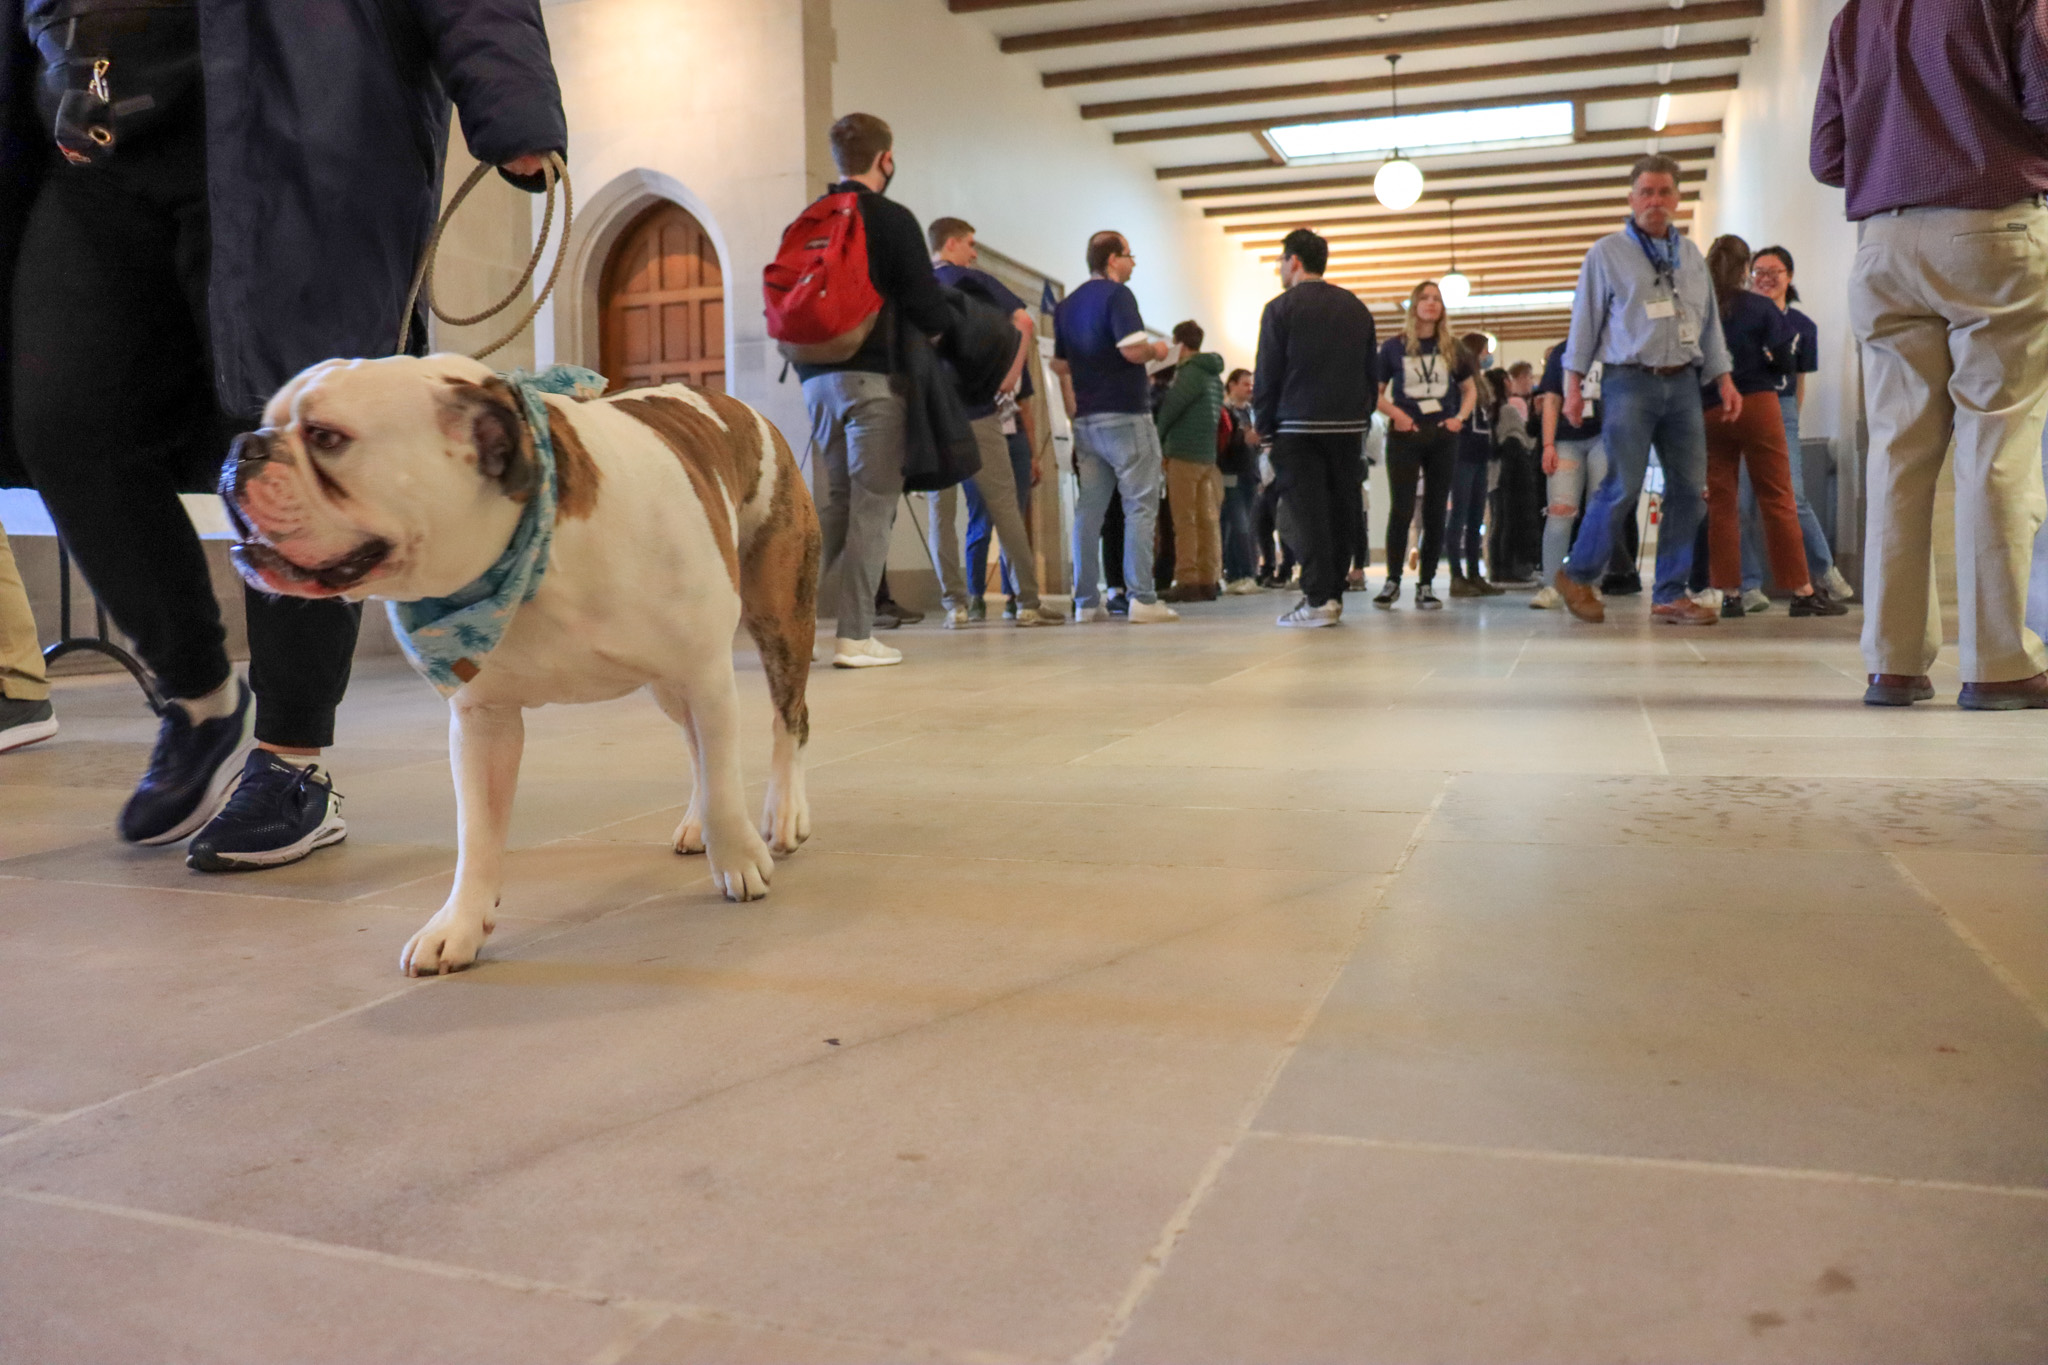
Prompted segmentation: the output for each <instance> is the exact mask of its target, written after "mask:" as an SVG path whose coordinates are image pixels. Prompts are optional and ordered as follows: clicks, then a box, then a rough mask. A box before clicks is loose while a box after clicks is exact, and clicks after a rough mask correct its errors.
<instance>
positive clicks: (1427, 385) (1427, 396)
mask: <svg viewBox="0 0 2048 1365" xmlns="http://www.w3.org/2000/svg"><path fill="white" fill-rule="evenodd" d="M1379 373H1380V403H1379V409H1380V411H1381V412H1383V413H1385V414H1386V418H1387V422H1388V425H1389V427H1390V428H1391V430H1389V431H1388V432H1387V482H1388V484H1389V485H1390V486H1391V488H1392V498H1391V502H1392V506H1390V507H1389V508H1388V509H1387V582H1386V586H1385V587H1383V588H1381V589H1380V592H1379V595H1378V596H1377V597H1375V598H1373V605H1374V606H1379V607H1391V606H1393V605H1394V603H1395V602H1397V601H1399V600H1400V597H1401V564H1402V561H1403V560H1405V559H1406V558H1407V557H1408V524H1409V522H1410V521H1411V520H1413V519H1414V516H1415V506H1416V504H1415V488H1416V484H1417V482H1418V481H1419V482H1420V483H1421V485H1422V559H1421V562H1420V563H1419V564H1418V565H1417V571H1416V578H1415V605H1416V607H1417V608H1419V609H1420V610H1423V611H1435V610H1437V609H1439V608H1441V607H1442V606H1443V603H1442V602H1440V601H1438V600H1437V595H1436V591H1435V589H1434V588H1433V587H1432V586H1431V585H1432V583H1433V582H1434V581H1435V579H1436V569H1437V561H1438V559H1439V557H1440V556H1441V555H1442V553H1443V540H1444V518H1445V516H1446V515H1447V514H1448V513H1449V511H1450V501H1451V475H1452V472H1453V470H1455V468H1456V467H1457V462H1458V433H1459V432H1460V431H1463V430H1464V429H1465V425H1466V423H1468V422H1470V421H1471V420H1472V409H1473V408H1474V406H1476V405H1477V403H1478V401H1479V392H1478V385H1477V383H1476V382H1475V372H1474V370H1473V366H1472V360H1471V357H1469V356H1467V355H1466V354H1465V348H1464V347H1462V346H1460V345H1459V344H1458V338H1457V335H1456V334H1455V333H1454V332H1452V331H1451V320H1450V315H1449V310H1447V309H1446V308H1445V307H1444V296H1443V293H1442V291H1441V290H1439V289H1438V288H1437V286H1436V281H1435V280H1424V281H1423V282H1422V283H1421V284H1418V285H1416V286H1415V288H1414V290H1413V291H1412V292H1410V294H1409V295H1408V315H1407V317H1406V319H1404V321H1403V322H1402V325H1401V335H1400V336H1397V337H1389V338H1388V339H1387V343H1386V345H1384V346H1382V347H1380V365H1379Z"/></svg>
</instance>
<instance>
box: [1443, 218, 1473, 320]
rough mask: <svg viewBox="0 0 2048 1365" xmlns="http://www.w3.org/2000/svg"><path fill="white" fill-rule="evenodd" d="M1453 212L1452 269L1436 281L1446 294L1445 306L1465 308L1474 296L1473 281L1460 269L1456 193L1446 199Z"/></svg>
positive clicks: (1444, 294)
mask: <svg viewBox="0 0 2048 1365" xmlns="http://www.w3.org/2000/svg"><path fill="white" fill-rule="evenodd" d="M1446 203H1447V204H1448V205H1449V208H1450V214H1451V269H1450V272H1449V273H1448V274H1446V275H1445V276H1444V277H1443V278H1442V279H1440V280H1438V281H1437V282H1436V289H1437V292H1438V293H1439V294H1442V295H1443V296H1444V307H1445V308H1447V309H1449V308H1463V307H1464V306H1465V305H1466V304H1467V303H1468V302H1470V301H1471V298H1472V281H1470V280H1468V279H1466V278H1465V272H1463V271H1462V270H1460V269H1458V199H1457V196H1456V195H1453V196H1451V198H1450V199H1449V200H1447V201H1446Z"/></svg>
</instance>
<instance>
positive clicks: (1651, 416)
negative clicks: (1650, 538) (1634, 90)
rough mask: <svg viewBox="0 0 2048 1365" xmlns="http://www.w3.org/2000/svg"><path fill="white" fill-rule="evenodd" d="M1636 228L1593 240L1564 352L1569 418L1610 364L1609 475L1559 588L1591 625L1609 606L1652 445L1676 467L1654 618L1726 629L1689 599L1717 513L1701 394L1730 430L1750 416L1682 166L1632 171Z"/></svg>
mask: <svg viewBox="0 0 2048 1365" xmlns="http://www.w3.org/2000/svg"><path fill="white" fill-rule="evenodd" d="M1628 184H1629V188H1628V207H1629V221H1628V226H1627V227H1625V228H1623V229H1622V230H1621V231H1620V232H1614V233H1609V234H1608V235H1607V236H1605V237H1602V238H1601V239H1600V240H1599V241H1597V242H1595V243H1593V249H1592V250H1590V251H1588V252H1587V253H1586V261H1585V264H1584V265H1583V266H1582V267H1580V270H1579V287H1578V293H1577V294H1576V295H1575V296H1574V298H1573V300H1572V330H1571V337H1570V339H1569V340H1568V341H1566V342H1565V353H1564V416H1565V421H1566V422H1567V423H1569V424H1570V425H1571V426H1575V427H1576V426H1577V425H1578V424H1579V423H1580V421H1581V420H1582V419H1583V418H1584V416H1585V409H1586V395H1585V390H1584V383H1585V377H1586V375H1587V374H1588V373H1589V372H1591V371H1592V369H1593V366H1594V364H1595V363H1596V362H1598V363H1600V364H1601V365H1602V366H1603V367H1604V375H1603V377H1602V381H1601V392H1602V395H1603V398H1604V400H1605V403H1606V413H1605V415H1604V417H1603V418H1602V421H1601V434H1602V437H1603V440H1604V443H1605V445H1606V447H1607V477H1606V478H1605V479H1603V480H1602V481H1601V483H1600V487H1599V488H1598V489H1597V490H1596V491H1595V492H1594V494H1593V497H1592V500H1591V502H1590V503H1589V504H1588V506H1587V508H1586V519H1585V523H1584V524H1583V525H1582V526H1581V527H1580V528H1579V538H1578V540H1577V542H1576V543H1575V544H1574V545H1573V546H1572V553H1571V558H1570V559H1569V560H1567V561H1566V562H1565V566H1564V568H1563V570H1562V571H1560V572H1559V574H1558V576H1557V578H1556V580H1555V582H1554V585H1553V586H1555V587H1556V588H1557V593H1558V596H1559V597H1561V598H1563V599H1564V604H1565V607H1566V608H1567V609H1568V610H1570V612H1571V614H1572V615H1574V616H1576V617H1578V618H1579V619H1580V620H1581V621H1603V620H1605V619H1606V616H1607V609H1606V607H1605V606H1604V605H1603V604H1602V603H1601V601H1600V596H1599V594H1598V593H1596V592H1595V591H1594V590H1593V585H1594V584H1595V583H1597V582H1599V581H1600V579H1601V578H1602V576H1604V575H1605V574H1606V572H1607V568H1608V562H1609V559H1610V557H1611V555H1612V552H1613V546H1614V539H1615V537H1616V536H1617V535H1618V534H1619V533H1620V530H1621V526H1622V524H1623V522H1624V521H1625V520H1626V519H1627V518H1628V517H1629V516H1630V515H1631V514H1632V513H1633V512H1634V511H1635V506H1636V499H1638V498H1639V497H1641V496H1642V491H1643V476H1644V474H1645V473H1646V472H1647V471H1648V469H1649V466H1650V448H1651V447H1652V446H1653V445H1654V446H1655V447H1656V449H1657V458H1658V459H1659V461H1661V462H1662V464H1663V466H1664V517H1663V522H1662V524H1661V525H1660V526H1659V527H1658V532H1657V586H1656V588H1655V591H1654V593H1653V595H1652V599H1651V601H1652V605H1651V607H1650V612H1651V615H1653V616H1655V617H1656V618H1657V619H1658V620H1660V621H1665V622H1668V623H1670V624H1672V625H1681V626H1711V625H1714V624H1717V623H1718V622H1719V621H1720V619H1721V616H1720V613H1719V612H1716V611H1714V610H1713V609H1712V608H1709V607H1705V606H1701V605H1700V604H1699V603H1697V602H1694V601H1693V600H1692V597H1691V596H1690V595H1689V594H1688V592H1687V591H1686V588H1687V579H1688V578H1689V577H1690V576H1691V573H1692V553H1693V537H1694V536H1695V535H1696V534H1697V533H1698V531H1699V528H1700V517H1701V516H1702V515H1703V514H1704V513H1705V511H1706V470H1707V427H1706V419H1705V415H1704V409H1702V408H1701V406H1700V390H1701V389H1702V388H1704V387H1707V386H1710V385H1711V386H1713V387H1715V388H1716V389H1718V391H1719V392H1720V395H1721V406H1722V410H1723V412H1724V413H1726V415H1727V418H1728V420H1729V421H1734V420H1735V419H1736V418H1738V417H1740V416H1741V415H1742V395H1741V394H1740V393H1738V392H1736V389H1735V381H1734V379H1733V378H1731V377H1730V374H1729V371H1730V370H1731V368H1732V366H1731V365H1730V362H1729V359H1728V347H1727V344H1726V343H1725V342H1724V341H1723V339H1722V336H1721V312H1720V309H1719V308H1717V307H1716V306H1715V303H1714V284H1713V281H1712V279H1711V278H1709V276H1708V274H1707V261H1706V257H1704V256H1702V255H1701V254H1700V249H1699V248H1698V247H1697V246H1694V245H1693V243H1692V241H1691V240H1690V239H1689V238H1687V237H1686V236H1685V235H1684V234H1683V233H1681V232H1680V231H1679V230H1678V224H1677V221H1676V217H1677V213H1678V163H1677V162H1676V161H1673V160H1672V159H1671V158H1670V157H1668V156H1646V157H1643V158H1641V159H1640V160H1638V161H1637V162H1636V164H1635V167H1634V169H1633V170H1632V171H1631V172H1630V173H1629V182H1628Z"/></svg>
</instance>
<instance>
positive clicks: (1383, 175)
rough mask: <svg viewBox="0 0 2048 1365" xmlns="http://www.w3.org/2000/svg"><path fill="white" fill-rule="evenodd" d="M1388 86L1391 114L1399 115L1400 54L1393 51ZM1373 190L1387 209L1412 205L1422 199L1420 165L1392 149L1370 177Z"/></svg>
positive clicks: (1375, 196)
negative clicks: (1387, 158)
mask: <svg viewBox="0 0 2048 1365" xmlns="http://www.w3.org/2000/svg"><path fill="white" fill-rule="evenodd" d="M1387 67H1388V70H1389V71H1390V73H1391V74H1390V75H1389V76H1388V78H1387V79H1388V85H1389V89H1390V90H1391V91H1392V92H1393V97H1394V112H1393V117H1394V118H1396V119H1398V118H1400V117H1401V57H1400V54H1399V53H1395V54H1393V55H1392V56H1389V57H1388V58H1387ZM1372 193H1373V197H1374V198H1375V199H1378V200H1379V201H1380V203H1382V204H1384V205H1386V206H1387V207H1388V208H1390V209H1394V210H1396V211H1399V210H1401V209H1406V208H1413V207H1414V206H1415V201H1416V200H1418V199H1420V198H1422V168H1421V167H1420V166H1418V165H1416V164H1415V163H1414V162H1412V161H1410V160H1409V159H1408V158H1407V157H1405V156H1402V155H1401V149H1400V148H1399V147H1396V148H1394V155H1393V157H1392V158H1391V159H1390V160H1387V161H1384V162H1382V163H1381V164H1380V168H1379V170H1378V171H1377V172H1376V173H1375V174H1374V175H1373V178H1372Z"/></svg>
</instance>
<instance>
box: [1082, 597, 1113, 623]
mask: <svg viewBox="0 0 2048 1365" xmlns="http://www.w3.org/2000/svg"><path fill="white" fill-rule="evenodd" d="M1108 619H1109V609H1108V608H1107V607H1104V606H1100V605H1097V606H1093V607H1084V606H1082V605H1081V604H1080V603H1079V602H1076V603H1075V604H1074V620H1075V622H1076V623H1078V624H1080V625H1084V626H1085V625H1088V624H1089V623H1091V622H1095V621H1107V620H1108Z"/></svg>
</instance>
